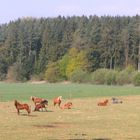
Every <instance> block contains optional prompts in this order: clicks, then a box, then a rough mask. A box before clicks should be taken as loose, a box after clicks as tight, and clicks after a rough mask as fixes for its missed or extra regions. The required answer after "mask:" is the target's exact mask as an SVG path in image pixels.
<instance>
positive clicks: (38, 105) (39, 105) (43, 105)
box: [14, 96, 72, 115]
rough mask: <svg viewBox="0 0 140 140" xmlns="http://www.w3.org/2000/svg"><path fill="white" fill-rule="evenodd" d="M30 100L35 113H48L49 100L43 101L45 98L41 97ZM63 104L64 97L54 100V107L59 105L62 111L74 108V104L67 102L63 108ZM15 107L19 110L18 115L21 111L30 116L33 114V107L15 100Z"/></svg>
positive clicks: (33, 97) (32, 97)
mask: <svg viewBox="0 0 140 140" xmlns="http://www.w3.org/2000/svg"><path fill="white" fill-rule="evenodd" d="M30 99H31V100H32V101H33V103H34V105H35V107H34V111H40V110H42V111H43V110H44V109H45V111H47V106H48V100H47V99H43V98H39V97H35V96H31V97H30ZM61 103H62V96H59V97H56V98H54V99H53V104H54V106H56V105H58V106H59V108H60V109H71V108H72V102H67V103H65V104H64V105H62V106H61ZM14 105H15V107H16V109H17V113H18V115H19V114H20V110H26V111H27V113H28V115H29V114H30V113H31V106H29V105H28V104H25V103H24V104H23V103H20V102H18V101H17V100H15V102H14Z"/></svg>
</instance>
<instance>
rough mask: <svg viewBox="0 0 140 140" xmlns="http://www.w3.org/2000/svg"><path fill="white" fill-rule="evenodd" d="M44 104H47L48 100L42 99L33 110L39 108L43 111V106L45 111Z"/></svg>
mask: <svg viewBox="0 0 140 140" xmlns="http://www.w3.org/2000/svg"><path fill="white" fill-rule="evenodd" d="M46 105H48V101H47V100H44V101H42V102H41V103H39V104H37V105H36V106H35V109H34V111H39V110H40V109H42V111H43V108H45V110H46V111H47V109H46Z"/></svg>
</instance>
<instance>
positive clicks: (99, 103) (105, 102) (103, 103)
mask: <svg viewBox="0 0 140 140" xmlns="http://www.w3.org/2000/svg"><path fill="white" fill-rule="evenodd" d="M107 104H108V99H106V100H105V101H101V102H98V106H107Z"/></svg>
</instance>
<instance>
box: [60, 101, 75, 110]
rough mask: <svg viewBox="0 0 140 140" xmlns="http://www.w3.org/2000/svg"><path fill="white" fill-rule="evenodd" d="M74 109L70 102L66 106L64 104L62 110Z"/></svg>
mask: <svg viewBox="0 0 140 140" xmlns="http://www.w3.org/2000/svg"><path fill="white" fill-rule="evenodd" d="M71 107H72V102H68V103H66V104H64V105H63V106H61V107H60V108H61V109H71Z"/></svg>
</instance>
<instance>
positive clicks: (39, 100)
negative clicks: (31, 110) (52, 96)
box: [30, 96, 45, 106]
mask: <svg viewBox="0 0 140 140" xmlns="http://www.w3.org/2000/svg"><path fill="white" fill-rule="evenodd" d="M30 98H31V100H32V101H33V102H34V104H35V106H36V104H38V103H41V102H42V101H44V100H45V99H43V98H39V97H35V96H31V97H30Z"/></svg>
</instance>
